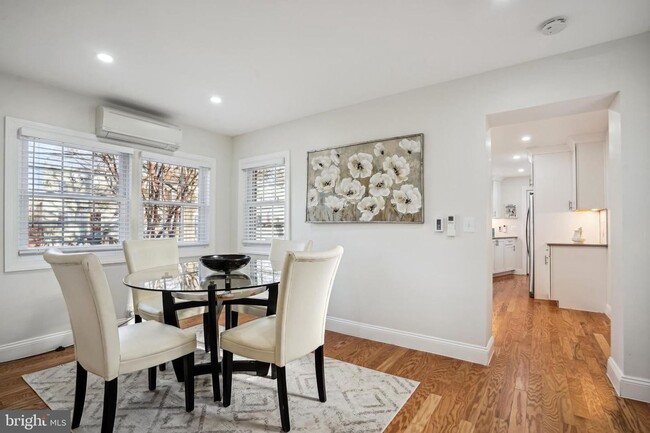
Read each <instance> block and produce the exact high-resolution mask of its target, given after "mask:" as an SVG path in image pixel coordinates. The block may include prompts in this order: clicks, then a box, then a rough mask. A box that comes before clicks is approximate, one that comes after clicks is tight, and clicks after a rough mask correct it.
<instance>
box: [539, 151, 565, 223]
mask: <svg viewBox="0 0 650 433" xmlns="http://www.w3.org/2000/svg"><path fill="white" fill-rule="evenodd" d="M573 165H574V162H573V152H570V151H564V152H555V153H544V154H538V155H534V156H533V188H534V190H535V212H566V211H569V210H575V193H574V191H575V189H574V188H573Z"/></svg>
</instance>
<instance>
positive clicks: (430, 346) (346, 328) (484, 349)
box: [326, 316, 494, 365]
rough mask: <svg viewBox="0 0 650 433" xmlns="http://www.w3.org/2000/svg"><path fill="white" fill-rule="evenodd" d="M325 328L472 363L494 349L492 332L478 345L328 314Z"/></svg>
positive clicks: (486, 358) (486, 357)
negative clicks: (485, 343) (486, 341)
mask: <svg viewBox="0 0 650 433" xmlns="http://www.w3.org/2000/svg"><path fill="white" fill-rule="evenodd" d="M326 328H327V329H328V330H330V331H334V332H339V333H341V334H347V335H352V336H355V337H360V338H367V339H369V340H374V341H380V342H382V343H388V344H394V345H396V346H401V347H406V348H408V349H415V350H421V351H423V352H429V353H435V354H436V355H443V356H448V357H450V358H456V359H461V360H463V361H468V362H473V363H475V364H482V365H488V364H489V363H490V359H492V353H493V352H494V338H493V337H492V336H490V340H489V341H488V343H487V345H486V346H479V345H475V344H468V343H463V342H460V341H454V340H446V339H444V338H438V337H432V336H429V335H423V334H416V333H414V332H407V331H400V330H397V329H391V328H385V327H383V326H376V325H369V324H366V323H361V322H354V321H352V320H346V319H340V318H338V317H331V316H328V317H327V324H326Z"/></svg>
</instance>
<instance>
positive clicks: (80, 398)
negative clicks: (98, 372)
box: [72, 362, 88, 429]
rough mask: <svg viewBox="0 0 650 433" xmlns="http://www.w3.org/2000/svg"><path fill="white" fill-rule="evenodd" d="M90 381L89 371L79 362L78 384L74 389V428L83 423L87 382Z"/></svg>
mask: <svg viewBox="0 0 650 433" xmlns="http://www.w3.org/2000/svg"><path fill="white" fill-rule="evenodd" d="M87 383H88V372H87V371H86V369H85V368H83V367H82V366H81V364H79V363H78V362H77V385H76V387H75V390H74V410H73V411H72V428H73V429H75V428H77V427H79V424H81V415H82V414H83V412H84V401H85V400H86V384H87Z"/></svg>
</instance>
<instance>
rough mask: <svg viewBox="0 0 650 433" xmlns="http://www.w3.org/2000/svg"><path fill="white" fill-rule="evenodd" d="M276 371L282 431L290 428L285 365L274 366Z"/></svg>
mask: <svg viewBox="0 0 650 433" xmlns="http://www.w3.org/2000/svg"><path fill="white" fill-rule="evenodd" d="M276 371H277V372H278V379H277V381H278V400H279V402H280V420H281V421H282V431H285V432H288V431H289V430H291V423H290V422H289V397H288V395H287V372H286V370H285V367H276Z"/></svg>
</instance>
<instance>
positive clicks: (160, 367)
mask: <svg viewBox="0 0 650 433" xmlns="http://www.w3.org/2000/svg"><path fill="white" fill-rule="evenodd" d="M158 369H159V370H160V371H165V370H167V364H166V363H165V364H160V365H159V366H158Z"/></svg>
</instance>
